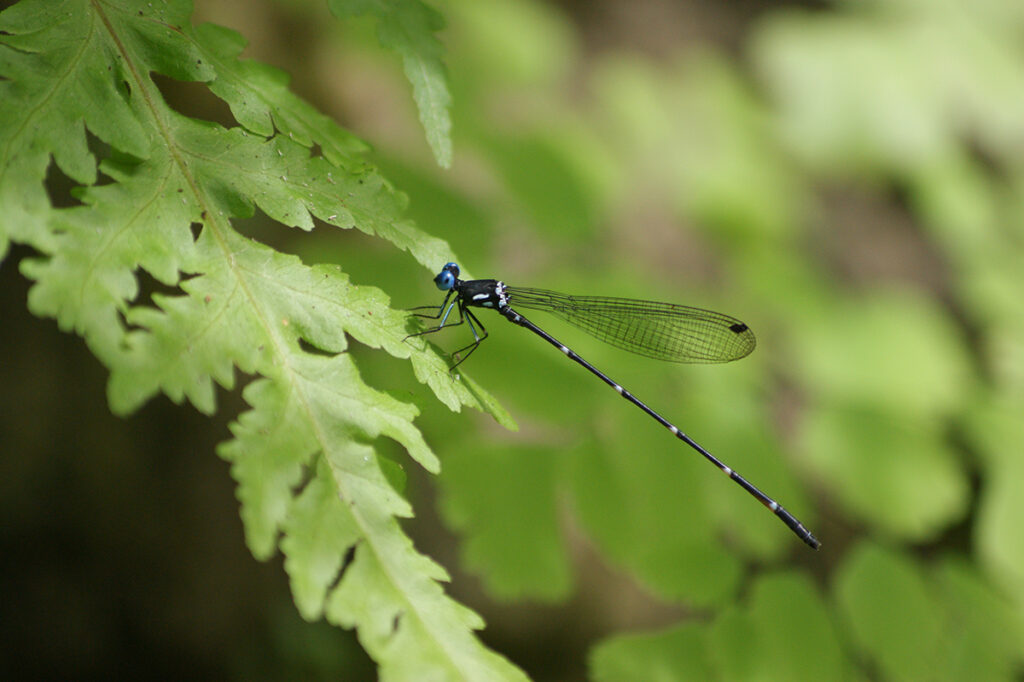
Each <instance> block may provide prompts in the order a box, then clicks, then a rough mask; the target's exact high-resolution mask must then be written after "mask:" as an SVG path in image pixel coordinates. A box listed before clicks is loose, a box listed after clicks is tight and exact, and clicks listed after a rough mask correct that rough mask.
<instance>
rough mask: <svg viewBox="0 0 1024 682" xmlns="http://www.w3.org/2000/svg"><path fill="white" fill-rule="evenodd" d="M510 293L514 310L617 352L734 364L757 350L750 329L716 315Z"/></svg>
mask: <svg viewBox="0 0 1024 682" xmlns="http://www.w3.org/2000/svg"><path fill="white" fill-rule="evenodd" d="M506 292H507V294H508V304H509V306H511V307H512V308H513V309H525V310H541V311H544V312H548V313H551V314H552V315H555V316H556V317H560V318H561V319H563V320H565V321H566V322H568V323H569V324H571V325H573V326H574V327H577V328H579V329H581V330H583V331H585V332H587V333H588V334H590V335H591V336H593V337H595V338H597V339H600V340H601V341H604V342H605V343H608V344H610V345H612V346H615V347H616V348H621V349H623V350H627V351H629V352H631V353H636V354H637V355H643V356H645V357H649V358H655V359H656V360H667V361H669V362H693V363H715V362H731V361H732V360H739V359H740V358H742V357H745V356H747V355H749V354H750V352H751V351H753V350H754V347H755V346H756V345H757V339H755V338H754V332H752V331H750V328H749V327H747V325H745V324H744V323H743V322H741V321H739V320H737V319H736V318H735V317H730V316H729V315H723V314H722V313H716V312H714V311H711V310H703V309H701V308H691V307H689V306H685V305H676V304H674V303H658V302H657V301H641V300H636V299H629V298H612V297H607V296H569V295H566V294H560V293H558V292H555V291H547V290H545V289H527V288H521V287H506Z"/></svg>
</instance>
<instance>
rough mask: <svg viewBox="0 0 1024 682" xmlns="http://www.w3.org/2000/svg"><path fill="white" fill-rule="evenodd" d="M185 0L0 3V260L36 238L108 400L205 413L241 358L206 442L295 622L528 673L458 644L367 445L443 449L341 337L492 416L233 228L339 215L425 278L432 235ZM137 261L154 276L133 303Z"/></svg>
mask: <svg viewBox="0 0 1024 682" xmlns="http://www.w3.org/2000/svg"><path fill="white" fill-rule="evenodd" d="M396 11H397V10H396ZM190 12H191V5H190V3H189V2H187V1H186V0H171V1H169V2H161V3H154V2H147V1H145V0H110V1H107V2H103V3H97V2H88V1H86V0H63V1H59V2H58V1H54V0H23V2H21V3H19V4H17V5H15V6H13V7H11V8H9V9H7V10H5V11H4V12H3V13H0V32H2V35H0V121H2V125H0V216H2V223H0V256H2V255H3V254H5V253H6V250H7V246H8V244H9V242H10V241H16V242H19V243H24V244H27V245H30V246H32V247H34V248H35V249H36V250H37V251H38V252H39V253H40V256H39V257H35V258H31V259H26V260H24V261H22V263H21V269H22V272H23V273H24V274H25V275H27V276H28V277H30V278H31V279H33V280H34V281H35V284H34V286H33V288H32V290H31V293H30V298H29V305H30V308H31V310H32V311H33V312H34V313H35V314H37V315H41V316H49V317H53V318H55V319H56V320H57V322H58V324H59V325H60V327H61V328H62V329H64V330H74V331H75V332H76V333H78V334H80V335H81V336H82V337H83V338H84V339H85V341H86V343H87V344H88V345H89V347H90V349H91V350H92V352H93V353H94V354H95V355H96V356H97V357H98V358H99V359H100V360H101V361H102V362H103V363H104V364H105V365H106V366H107V367H108V368H109V370H110V383H109V388H108V395H109V400H110V404H111V407H112V409H113V410H114V411H115V412H117V413H120V414H124V413H128V412H131V411H132V410H135V409H137V408H138V407H139V406H140V405H141V404H143V403H144V402H145V401H146V400H148V399H149V398H151V397H153V396H154V395H156V394H157V393H163V394H165V395H167V396H168V397H170V398H171V399H172V400H174V401H176V402H180V401H183V400H188V401H189V402H190V403H192V404H193V405H194V406H195V407H196V408H197V409H199V410H201V411H202V412H204V413H212V412H214V411H215V409H216V401H215V390H216V389H215V385H216V384H219V385H220V386H223V387H225V388H231V387H233V386H234V382H235V372H236V369H237V370H241V371H242V372H244V373H246V374H251V375H258V377H259V378H257V379H256V380H254V381H252V382H251V383H250V384H249V385H248V386H246V387H245V390H244V392H243V395H244V397H245V399H246V401H247V402H248V403H249V405H250V406H251V408H252V409H251V410H250V411H248V412H246V413H245V414H243V415H241V416H240V417H239V419H238V421H237V423H236V424H234V425H233V426H232V431H233V434H234V438H233V439H232V440H231V441H229V442H227V443H225V444H223V445H222V447H221V448H220V454H221V455H222V456H223V457H225V458H227V459H228V460H230V461H231V462H232V473H233V475H234V476H235V478H236V480H237V481H238V497H239V500H240V501H241V504H242V511H241V514H242V518H243V520H244V522H245V529H246V537H247V541H248V543H249V546H250V548H251V550H252V552H253V553H254V554H255V555H256V556H257V557H259V558H266V557H268V556H270V555H271V554H272V553H273V552H274V549H275V546H276V544H277V543H278V541H279V536H280V535H281V534H282V533H283V539H280V542H281V546H282V548H283V550H284V552H285V554H286V556H287V562H286V568H287V570H288V573H289V576H290V578H291V582H292V587H293V592H294V594H295V599H296V603H297V605H298V607H299V609H300V611H301V612H302V613H303V615H304V616H306V617H307V618H316V617H319V616H320V615H322V614H326V615H327V617H328V618H329V619H330V620H331V621H333V622H335V623H339V624H342V625H344V626H346V627H354V628H356V629H357V630H358V633H359V637H360V639H361V641H362V642H363V643H364V645H365V646H366V648H367V650H368V651H369V652H370V653H371V654H372V655H373V656H374V657H375V658H376V660H377V661H378V663H379V664H380V666H381V672H382V675H381V677H382V679H428V678H429V679H466V680H482V679H519V678H522V673H520V672H519V671H518V670H517V669H516V668H515V667H514V666H512V665H511V664H510V663H508V662H507V661H505V659H503V658H501V657H500V656H498V655H497V654H494V653H493V652H490V651H488V650H487V649H486V648H485V647H484V646H483V645H482V644H481V643H480V642H479V641H478V640H477V639H476V637H475V636H474V634H473V630H474V629H477V628H480V627H481V626H482V622H481V621H480V619H479V617H478V616H476V615H475V614H473V613H472V612H470V611H468V610H467V609H465V608H464V607H461V606H459V605H458V604H456V603H455V602H453V601H452V600H450V599H449V598H448V597H446V596H445V595H444V592H443V590H442V588H441V586H440V585H439V584H438V581H441V580H446V579H447V575H446V573H445V572H444V570H443V569H441V568H440V567H439V566H438V565H437V564H435V563H434V562H432V561H431V560H430V559H428V558H426V557H423V556H421V555H419V554H417V553H416V552H415V550H414V549H413V547H412V543H411V541H410V540H409V539H408V538H407V537H406V536H405V535H404V534H403V532H402V530H401V528H400V527H399V525H398V522H397V520H396V517H399V516H410V515H411V513H412V511H411V509H410V507H409V505H408V503H406V502H405V501H404V500H403V499H402V497H401V496H400V495H399V494H398V493H397V492H396V491H395V490H394V489H393V488H392V486H391V484H390V483H389V482H388V480H387V479H386V478H385V477H384V475H383V473H382V470H381V468H380V464H379V462H378V458H377V456H376V453H375V451H374V449H373V443H374V441H375V440H376V439H378V438H380V437H382V436H384V437H387V438H389V439H392V440H393V441H395V442H397V443H399V444H400V445H401V446H402V447H404V448H405V449H406V450H407V451H408V453H409V455H410V457H411V458H412V459H413V460H415V461H416V462H417V463H419V464H420V465H421V466H423V467H424V468H425V469H427V470H428V471H431V472H435V471H437V470H438V468H439V466H438V461H437V458H436V457H435V456H434V454H433V453H432V452H431V450H430V448H429V447H428V446H427V444H426V443H425V441H424V440H423V437H422V435H421V434H420V432H419V430H418V429H417V428H416V427H415V426H414V425H413V419H414V418H415V417H416V416H417V414H418V411H417V409H416V408H415V407H414V406H412V405H410V404H407V403H403V402H401V401H399V400H397V399H395V398H392V397H391V396H389V395H387V394H385V393H383V392H381V391H378V390H375V389H373V388H372V387H370V386H368V385H367V384H366V383H365V382H364V381H363V380H362V378H361V377H360V374H359V371H358V369H357V368H356V366H355V363H354V361H353V359H352V356H351V355H350V354H348V353H347V352H345V351H346V350H347V348H348V339H347V336H346V335H350V336H351V337H352V338H354V339H356V340H358V341H359V342H360V343H362V344H364V345H366V346H369V347H371V348H377V349H382V350H384V351H385V352H387V353H389V354H391V355H393V356H395V357H398V358H409V359H411V360H412V362H413V365H414V369H415V373H416V376H417V378H418V379H419V380H420V381H422V382H424V383H426V384H428V385H429V386H430V387H431V388H432V389H433V391H434V392H435V393H436V394H437V396H438V398H439V399H441V400H442V401H443V402H445V404H447V405H448V406H449V407H451V408H452V409H456V410H457V409H459V408H460V407H461V406H462V405H469V406H473V407H478V408H481V409H487V410H489V411H491V412H492V413H494V414H495V415H496V416H497V417H498V418H499V419H504V420H507V415H505V414H504V412H503V411H502V410H501V409H500V408H499V407H498V406H497V405H496V403H495V402H494V400H493V399H492V398H491V397H490V396H488V395H487V394H486V393H485V392H484V391H482V389H480V388H479V387H478V386H475V385H473V384H468V385H467V383H466V382H455V381H452V379H451V378H450V377H449V376H448V372H447V368H446V366H445V363H444V361H443V360H442V359H441V358H440V357H438V356H437V355H436V354H435V353H432V352H430V351H429V350H428V349H424V348H423V344H422V342H419V343H417V344H410V343H404V342H403V339H404V338H405V335H406V334H407V333H408V332H407V330H406V324H407V322H406V315H405V313H403V312H401V311H396V310H393V309H391V308H390V307H389V301H388V298H387V296H386V295H385V294H384V293H383V292H382V291H380V290H379V289H376V288H373V287H366V286H356V285H353V284H352V283H351V282H349V280H348V277H347V276H346V275H345V274H344V273H342V272H340V271H339V269H338V268H336V267H332V266H323V265H320V266H309V265H306V264H305V263H303V262H302V261H301V260H300V259H298V258H297V257H295V256H290V255H284V254H281V253H278V252H276V251H274V250H273V249H270V248H269V247H267V246H265V245H263V244H260V243H257V242H255V241H253V240H251V239H248V238H246V237H243V236H242V235H240V234H239V233H238V232H237V231H236V230H235V228H234V227H233V225H232V221H233V220H234V219H237V218H245V217H249V216H251V215H253V213H254V211H255V209H256V208H257V207H258V208H259V209H260V210H261V211H263V212H264V213H265V214H266V215H267V216H269V217H270V218H271V219H273V220H275V221H277V222H278V223H280V224H282V225H285V226H291V227H299V228H302V229H304V230H310V229H312V228H313V227H314V225H315V222H314V219H319V220H320V221H322V222H323V223H326V224H329V225H332V226H335V227H337V228H355V229H358V230H361V231H363V232H366V233H367V234H371V235H376V236H378V237H381V238H382V239H385V240H387V241H390V242H391V243H393V244H394V245H395V246H397V247H399V248H401V249H404V250H407V251H408V252H409V253H410V254H411V255H412V256H413V257H414V258H415V259H416V260H417V261H419V262H420V263H422V264H424V265H425V266H427V267H428V268H430V269H431V271H432V270H433V269H436V267H437V265H438V264H439V263H442V262H444V261H445V260H448V259H450V258H451V253H450V249H449V248H448V245H447V244H445V243H444V242H443V241H441V240H438V239H434V238H432V237H429V236H427V235H425V234H423V233H421V232H420V231H419V230H418V229H417V228H416V227H415V226H413V225H412V224H411V223H410V222H408V221H406V220H405V219H403V217H402V213H403V210H404V204H405V198H404V197H403V196H402V195H401V194H400V193H398V192H397V191H395V189H394V188H393V187H391V185H390V184H389V183H388V182H387V181H386V180H385V179H384V178H383V177H381V175H380V174H379V173H378V172H377V171H376V170H375V169H374V168H372V167H370V166H369V165H367V164H366V162H365V161H364V160H363V159H362V158H361V156H360V153H361V152H362V151H363V150H364V149H365V144H364V143H362V142H361V141H360V140H358V139H357V138H355V137H354V136H352V135H351V134H350V133H348V132H347V131H344V130H343V129H341V128H340V127H338V126H337V125H336V124H334V123H333V122H332V121H331V120H330V119H329V118H327V117H326V116H324V115H322V114H320V113H319V112H317V111H316V110H315V109H313V108H312V107H311V106H309V105H308V104H306V103H305V102H303V101H302V100H300V99H299V98H297V97H296V96H294V95H293V94H291V93H290V92H289V91H288V90H287V78H286V77H285V76H284V75H283V74H282V73H281V72H279V71H277V70H275V69H273V68H270V67H267V66H265V65H261V64H257V63H254V62H248V61H240V60H238V54H239V53H240V51H241V49H242V47H244V41H243V40H242V38H241V37H240V36H238V35H237V34H235V33H234V32H232V31H230V30H228V29H225V28H220V27H215V26H209V25H207V26H202V27H199V28H192V27H191V26H190V25H189V18H190ZM151 73H159V74H163V75H166V76H169V77H171V78H175V79H178V80H188V81H199V82H203V83H206V84H208V87H209V88H210V90H211V91H212V92H213V93H214V94H216V95H217V96H218V97H220V98H222V99H223V100H224V101H225V102H227V104H228V105H229V107H230V108H231V111H232V113H233V115H234V116H235V118H236V119H237V121H238V122H239V124H240V125H239V126H237V127H232V128H224V127H223V126H220V125H217V124H214V123H210V122H206V121H200V120H196V119H193V118H189V117H187V116H184V115H182V114H180V113H179V112H177V111H175V110H174V109H173V108H171V107H170V106H169V105H168V104H167V103H166V102H165V101H164V98H163V96H162V94H161V92H160V90H159V89H158V88H157V86H156V84H155V83H154V82H153V80H152V79H151V77H150V74H151ZM87 133H88V134H91V135H92V136H94V138H95V139H96V140H98V141H99V143H90V140H89V138H88V135H87ZM314 146H315V147H317V148H319V150H320V154H319V155H314V154H313V153H312V151H311V150H312V148H313V147H314ZM97 148H99V149H104V150H106V151H101V152H94V151H93V150H94V149H97ZM98 156H99V157H100V158H99V159H98V158H97V157H98ZM51 160H52V162H53V163H55V164H56V165H57V167H59V169H60V170H61V171H62V172H63V173H64V174H65V175H67V176H68V177H69V178H71V179H72V180H73V181H75V182H77V183H79V184H80V185H82V187H80V188H78V189H76V190H75V192H74V197H75V198H76V199H77V200H78V202H79V203H78V205H74V206H71V207H68V208H57V207H55V206H54V205H53V204H52V202H51V201H50V199H49V197H48V196H47V193H46V189H45V179H46V174H47V170H48V167H49V165H50V163H51ZM196 233H198V237H197V236H195V235H196ZM140 270H145V271H146V272H148V273H149V274H150V275H152V276H153V277H154V278H155V279H157V280H158V281H159V282H161V283H162V284H163V285H165V287H168V288H170V289H171V290H172V293H171V294H154V295H153V296H152V304H149V303H147V302H146V301H142V300H139V289H140V288H139V280H138V274H139V271H140ZM178 292H180V293H178ZM307 472H312V473H307ZM305 478H308V479H309V480H308V482H307V483H306V484H305V485H304V486H303V485H302V483H303V480H304V479H305ZM300 488H301V489H300ZM353 548H354V549H353ZM350 551H354V554H353V559H352V561H351V563H350V565H348V566H347V567H344V569H343V567H342V562H343V559H344V557H345V556H346V554H347V553H349V552H350ZM339 574H340V576H341V577H340V579H339V578H338V576H339ZM335 582H336V583H337V585H336V586H334V587H331V586H332V585H334V583H335Z"/></svg>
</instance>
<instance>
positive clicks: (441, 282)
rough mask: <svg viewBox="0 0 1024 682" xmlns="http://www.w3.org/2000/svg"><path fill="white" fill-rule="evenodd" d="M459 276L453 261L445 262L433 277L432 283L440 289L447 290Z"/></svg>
mask: <svg viewBox="0 0 1024 682" xmlns="http://www.w3.org/2000/svg"><path fill="white" fill-rule="evenodd" d="M458 277H459V266H458V265H456V264H455V263H447V264H446V265H445V266H444V267H443V268H441V272H439V273H437V277H435V278H434V284H436V285H437V288H438V289H440V290H441V291H448V290H449V289H451V288H452V287H454V286H455V280H456V279H458Z"/></svg>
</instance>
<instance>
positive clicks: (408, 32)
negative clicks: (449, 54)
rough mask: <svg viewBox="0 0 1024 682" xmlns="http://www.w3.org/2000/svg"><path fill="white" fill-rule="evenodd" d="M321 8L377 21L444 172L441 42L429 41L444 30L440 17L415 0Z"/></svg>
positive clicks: (447, 148) (445, 103)
mask: <svg viewBox="0 0 1024 682" xmlns="http://www.w3.org/2000/svg"><path fill="white" fill-rule="evenodd" d="M327 4H328V5H329V6H330V8H331V11H332V12H334V14H335V15H337V16H339V17H346V16H358V15H360V14H372V15H374V16H375V17H376V18H377V21H378V24H377V38H378V40H380V44H381V45H383V46H384V47H386V48H389V49H392V50H394V51H395V52H397V53H398V54H399V55H401V57H402V64H403V66H404V68H405V77H406V78H408V79H409V82H410V83H412V93H413V98H414V99H415V100H416V105H417V106H418V107H419V110H420V123H422V124H423V129H424V130H425V131H426V133H427V142H428V143H429V144H430V149H431V151H433V152H434V158H435V159H437V163H438V164H439V165H440V166H441V167H442V168H449V167H450V166H451V165H452V140H451V128H452V122H451V117H450V116H449V114H448V108H449V107H450V106H451V94H450V93H449V92H448V78H447V75H446V73H445V68H444V64H443V63H442V62H441V53H442V47H441V43H440V42H439V41H438V40H437V38H435V37H434V34H435V33H436V32H437V31H440V30H441V29H442V28H444V18H443V17H442V16H441V15H440V14H438V13H437V12H436V11H435V10H433V9H432V8H430V7H428V6H427V5H425V4H423V3H422V2H419V0H328V2H327Z"/></svg>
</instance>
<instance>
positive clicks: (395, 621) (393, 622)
mask: <svg viewBox="0 0 1024 682" xmlns="http://www.w3.org/2000/svg"><path fill="white" fill-rule="evenodd" d="M401 624H402V612H401V611H399V612H398V613H396V614H395V617H394V618H393V619H392V620H391V634H392V635H394V634H395V633H397V632H398V626H399V625H401Z"/></svg>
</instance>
